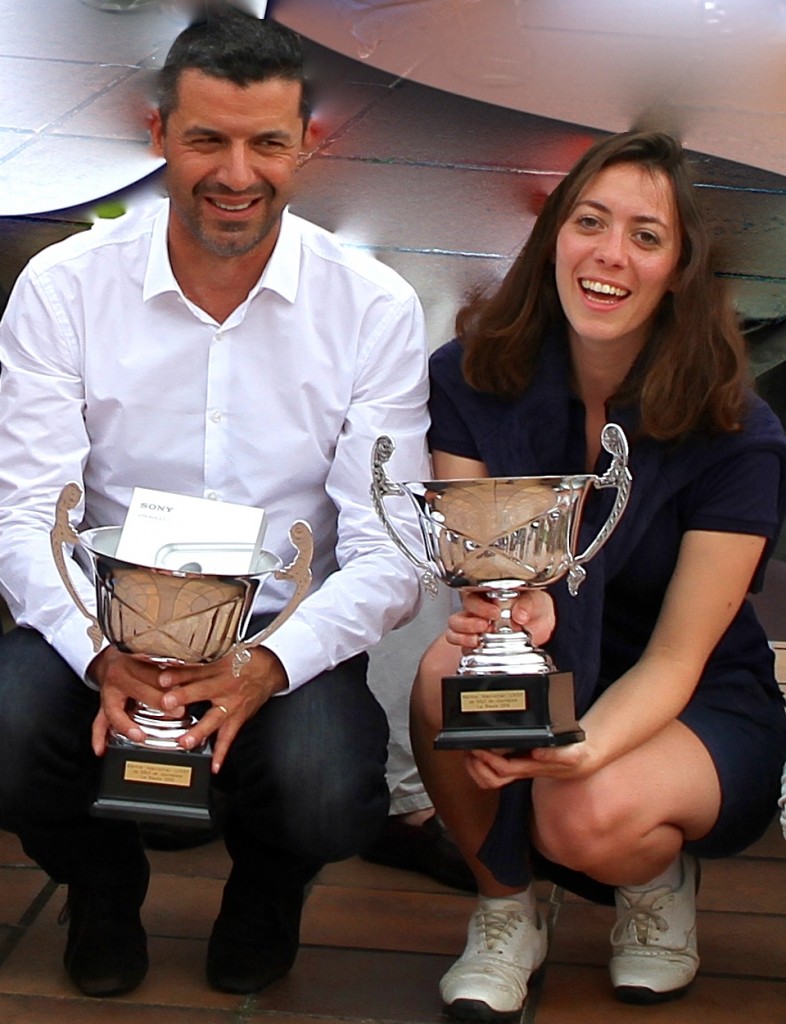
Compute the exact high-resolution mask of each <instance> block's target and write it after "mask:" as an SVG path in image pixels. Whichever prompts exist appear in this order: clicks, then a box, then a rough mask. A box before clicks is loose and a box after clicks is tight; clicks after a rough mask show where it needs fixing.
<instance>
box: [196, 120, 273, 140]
mask: <svg viewBox="0 0 786 1024" xmlns="http://www.w3.org/2000/svg"><path fill="white" fill-rule="evenodd" d="M226 134H227V133H226V132H224V131H222V130H221V129H220V128H213V127H211V126H210V125H205V124H195V125H191V127H190V128H186V129H184V131H183V138H186V139H189V138H196V137H197V136H200V135H209V136H214V137H216V138H223V137H224V136H225V135H226ZM253 138H254V139H283V140H285V141H288V140H290V139H291V138H292V135H291V133H290V132H288V131H286V130H285V129H282V128H271V129H270V130H269V131H262V132H257V134H256V135H254V136H253Z"/></svg>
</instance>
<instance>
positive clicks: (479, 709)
mask: <svg viewBox="0 0 786 1024" xmlns="http://www.w3.org/2000/svg"><path fill="white" fill-rule="evenodd" d="M601 443H602V445H603V448H604V449H605V450H606V451H607V452H608V453H609V454H610V455H611V456H612V461H611V465H610V467H609V469H608V470H607V472H606V473H604V474H603V476H597V475H595V474H576V475H570V476H542V477H509V478H504V477H489V478H479V479H471V480H428V481H421V482H409V483H395V482H394V481H392V480H391V479H390V478H389V477H388V476H387V472H386V470H385V464H386V463H387V462H388V461H389V459H390V457H391V455H392V453H393V450H394V443H393V441H392V439H391V438H389V437H386V436H383V437H380V438H378V439H377V441H376V444H375V446H374V452H373V456H372V475H373V479H372V485H371V494H372V499H373V501H374V506H375V508H376V510H377V513H378V515H379V517H380V518H381V520H382V522H383V524H384V526H385V528H386V530H387V532H388V534H389V535H390V537H391V538H392V540H393V541H394V543H395V544H396V545H397V547H398V548H399V550H400V551H401V552H402V553H403V554H404V555H406V557H407V558H408V559H409V560H410V561H411V562H413V563H414V564H415V565H416V566H417V567H418V568H419V569H421V570H422V572H423V580H424V583H425V585H426V587H427V588H428V589H430V590H432V591H433V590H435V588H436V585H437V584H436V581H437V580H440V581H442V582H443V583H444V584H445V585H447V586H448V587H451V588H454V589H459V590H466V589H469V590H476V591H479V592H482V593H483V594H484V596H486V597H487V598H490V599H491V600H493V601H495V602H496V603H497V605H498V606H499V609H500V616H499V619H498V620H497V621H496V623H495V624H494V625H493V627H492V628H490V629H489V630H488V631H487V632H486V633H484V634H483V636H482V637H481V639H480V643H479V644H478V646H477V647H476V648H475V650H474V651H472V652H471V653H469V654H465V655H463V657H462V658H461V661H460V663H459V667H458V673H457V675H456V676H453V677H449V678H446V679H444V680H443V689H442V711H443V727H442V731H441V732H440V733H439V735H438V736H437V739H436V741H435V746H436V747H438V748H445V749H462V748H463V749H472V748H478V749H480V748H504V749H527V748H531V747H549V746H561V745H564V744H567V743H575V742H578V741H580V740H582V739H583V738H584V733H583V731H582V729H581V727H580V725H579V723H578V722H577V721H576V712H575V701H574V691H573V676H572V673H570V672H565V671H562V672H560V671H558V670H557V668H556V667H555V665H554V663H553V661H552V659H551V657H550V656H549V655H548V654H547V653H546V652H545V651H543V650H541V649H540V648H538V647H535V646H534V645H533V643H532V640H531V638H530V636H529V634H528V633H527V631H526V630H522V629H519V628H515V627H514V625H513V623H512V619H511V610H512V607H513V604H514V602H515V601H516V598H517V597H518V596H519V595H520V594H521V593H522V592H523V591H525V590H528V589H531V588H544V587H547V586H549V585H550V584H553V583H555V582H557V581H558V580H560V579H562V578H563V577H565V576H567V578H568V587H569V589H570V592H571V593H572V594H573V595H575V594H576V592H577V590H578V587H579V586H580V584H581V582H582V580H583V579H584V577H585V575H586V570H585V569H584V565H585V563H587V562H588V561H590V559H591V558H592V557H593V556H594V555H595V554H597V552H598V551H599V550H600V548H601V547H602V546H603V544H605V543H606V541H607V540H608V538H609V537H610V536H611V533H612V531H613V530H614V528H615V527H616V525H617V522H618V521H619V518H620V516H621V515H622V513H623V511H624V509H625V506H626V504H627V501H628V496H629V493H630V483H631V477H630V472H629V471H628V466H627V463H628V445H627V441H626V439H625V435H624V433H623V432H622V430H621V428H620V427H618V426H617V425H616V424H614V423H607V424H606V426H605V427H604V428H603V431H602V434H601ZM609 487H612V488H616V491H617V495H616V498H615V501H614V504H613V507H612V509H611V511H610V513H609V516H608V518H607V520H606V522H605V523H604V525H603V527H602V529H601V530H600V532H599V533H598V534H597V536H596V537H595V539H594V540H593V541H592V543H590V544H589V545H588V546H587V548H586V549H585V550H584V551H583V552H580V553H576V548H577V546H578V533H579V527H580V523H581V514H582V509H583V506H584V503H585V501H586V498H587V496H588V495H589V493H590V492H591V491H592V490H593V489H601V488H609ZM402 495H406V496H407V497H408V498H409V499H410V500H411V502H412V503H413V504H414V506H415V509H416V510H417V515H418V522H419V524H420V530H421V535H422V540H423V546H424V552H425V553H424V555H423V556H421V555H419V554H418V553H416V552H413V551H411V550H410V548H409V547H408V546H407V544H406V543H405V542H404V541H403V539H402V538H401V536H400V534H399V533H398V531H397V530H396V528H395V526H394V525H393V523H392V521H391V519H390V516H389V515H388V513H387V510H386V507H385V499H386V498H388V497H392V496H402Z"/></svg>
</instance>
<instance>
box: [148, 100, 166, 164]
mask: <svg viewBox="0 0 786 1024" xmlns="http://www.w3.org/2000/svg"><path fill="white" fill-rule="evenodd" d="M148 129H149V131H150V148H151V150H152V151H153V153H154V155H155V156H163V155H164V122H163V120H162V119H161V111H160V110H159V109H158V107H154V108H153V110H151V111H150V114H149V116H148Z"/></svg>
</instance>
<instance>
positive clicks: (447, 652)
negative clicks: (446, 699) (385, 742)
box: [411, 636, 461, 733]
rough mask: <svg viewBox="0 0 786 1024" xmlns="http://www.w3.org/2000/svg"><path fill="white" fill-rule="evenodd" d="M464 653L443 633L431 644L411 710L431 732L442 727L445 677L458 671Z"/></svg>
mask: <svg viewBox="0 0 786 1024" xmlns="http://www.w3.org/2000/svg"><path fill="white" fill-rule="evenodd" d="M460 657H461V652H460V651H459V649H458V648H457V647H454V646H452V645H451V644H449V643H448V642H447V640H445V638H444V637H443V636H440V637H437V639H436V640H434V642H433V643H432V644H431V645H430V646H429V647H428V648H427V650H426V652H425V654H424V655H423V657H422V658H421V659H420V665H419V667H418V673H417V676H416V677H415V684H414V686H413V688H412V699H411V712H412V720H413V723H415V724H416V726H422V727H424V728H425V729H427V730H428V731H429V732H430V733H431V732H433V733H436V732H438V731H439V730H440V729H441V728H442V680H443V678H444V677H445V676H450V675H454V674H455V672H456V668H457V666H458V661H459V659H460Z"/></svg>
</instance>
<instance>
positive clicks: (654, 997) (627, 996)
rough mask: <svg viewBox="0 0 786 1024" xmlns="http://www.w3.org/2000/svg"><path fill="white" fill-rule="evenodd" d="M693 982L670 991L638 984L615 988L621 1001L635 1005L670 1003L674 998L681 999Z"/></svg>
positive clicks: (615, 993)
mask: <svg viewBox="0 0 786 1024" xmlns="http://www.w3.org/2000/svg"><path fill="white" fill-rule="evenodd" d="M692 984H693V982H692V981H689V982H688V984H687V985H684V986H683V987H682V988H673V989H670V990H669V991H668V992H655V991H654V990H653V989H651V988H641V987H639V986H636V985H620V987H619V988H615V989H614V995H615V996H616V997H617V999H619V1001H620V1002H621V1003H630V1004H633V1005H635V1006H652V1005H654V1004H655V1003H668V1002H671V1001H672V1000H673V999H680V998H681V997H682V996H684V995H685V993H686V992H687V991H688V989H689V988H690V987H691V985H692Z"/></svg>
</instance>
